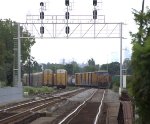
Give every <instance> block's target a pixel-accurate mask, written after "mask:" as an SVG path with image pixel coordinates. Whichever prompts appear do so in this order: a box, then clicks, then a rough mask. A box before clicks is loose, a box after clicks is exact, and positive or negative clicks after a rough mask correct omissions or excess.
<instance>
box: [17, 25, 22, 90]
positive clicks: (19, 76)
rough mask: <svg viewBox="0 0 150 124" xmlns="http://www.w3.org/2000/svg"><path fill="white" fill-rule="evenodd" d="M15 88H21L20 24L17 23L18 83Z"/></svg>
mask: <svg viewBox="0 0 150 124" xmlns="http://www.w3.org/2000/svg"><path fill="white" fill-rule="evenodd" d="M17 83H18V84H17V86H18V87H21V86H22V82H21V40H20V24H19V23H18V82H17Z"/></svg>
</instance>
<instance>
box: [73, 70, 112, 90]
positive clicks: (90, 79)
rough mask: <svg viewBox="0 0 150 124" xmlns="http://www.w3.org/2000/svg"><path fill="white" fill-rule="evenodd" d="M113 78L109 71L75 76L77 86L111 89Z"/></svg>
mask: <svg viewBox="0 0 150 124" xmlns="http://www.w3.org/2000/svg"><path fill="white" fill-rule="evenodd" d="M111 82H112V80H111V76H110V75H109V73H108V72H107V71H95V72H84V73H76V74H75V85H76V86H88V87H98V88H109V86H110V84H111Z"/></svg>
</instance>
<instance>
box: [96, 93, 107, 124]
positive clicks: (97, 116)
mask: <svg viewBox="0 0 150 124" xmlns="http://www.w3.org/2000/svg"><path fill="white" fill-rule="evenodd" d="M104 96H105V90H104V92H103V96H102V99H101V104H100V105H99V108H98V113H97V115H96V117H95V121H94V124H97V123H98V118H99V116H100V113H101V108H102V105H103V100H104Z"/></svg>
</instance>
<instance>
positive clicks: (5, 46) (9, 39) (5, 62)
mask: <svg viewBox="0 0 150 124" xmlns="http://www.w3.org/2000/svg"><path fill="white" fill-rule="evenodd" d="M20 29H21V31H22V33H21V34H22V35H23V36H29V37H30V36H31V35H30V34H29V33H28V32H27V31H24V30H23V28H22V27H20ZM16 37H17V23H16V22H12V21H11V20H0V81H1V82H5V83H6V85H9V86H12V85H13V83H12V82H13V62H14V41H15V40H14V39H13V38H16ZM34 43H35V42H34V39H33V40H29V39H23V40H22V42H21V48H22V51H21V52H22V63H24V62H25V61H26V60H27V58H28V56H29V53H30V48H31V46H32V45H33V44H34Z"/></svg>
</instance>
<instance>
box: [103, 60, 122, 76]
mask: <svg viewBox="0 0 150 124" xmlns="http://www.w3.org/2000/svg"><path fill="white" fill-rule="evenodd" d="M100 69H101V70H107V69H108V72H109V74H111V75H119V74H120V63H119V62H112V63H109V64H103V65H101V67H100Z"/></svg>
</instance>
